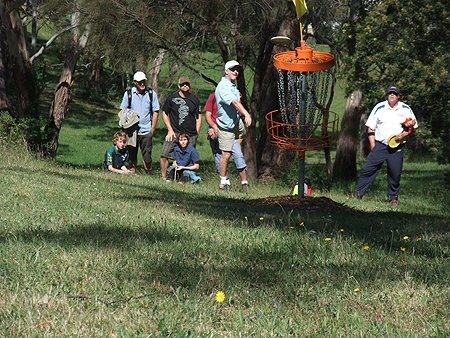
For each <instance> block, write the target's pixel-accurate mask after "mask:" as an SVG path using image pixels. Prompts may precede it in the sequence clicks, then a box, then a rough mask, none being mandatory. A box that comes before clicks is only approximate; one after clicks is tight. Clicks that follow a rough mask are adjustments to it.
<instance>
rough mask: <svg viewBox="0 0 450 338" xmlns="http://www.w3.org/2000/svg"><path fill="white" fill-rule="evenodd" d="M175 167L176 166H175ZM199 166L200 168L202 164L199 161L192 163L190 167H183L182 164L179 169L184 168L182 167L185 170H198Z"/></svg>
mask: <svg viewBox="0 0 450 338" xmlns="http://www.w3.org/2000/svg"><path fill="white" fill-rule="evenodd" d="M174 168H175V167H174ZM198 168H200V164H199V163H198V162H194V164H193V165H190V166H189V167H181V166H179V167H177V170H182V169H184V170H192V171H195V170H198Z"/></svg>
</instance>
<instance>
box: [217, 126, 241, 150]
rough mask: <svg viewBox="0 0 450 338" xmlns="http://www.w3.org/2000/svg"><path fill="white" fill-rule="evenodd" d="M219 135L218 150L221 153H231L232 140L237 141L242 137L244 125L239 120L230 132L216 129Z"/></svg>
mask: <svg viewBox="0 0 450 338" xmlns="http://www.w3.org/2000/svg"><path fill="white" fill-rule="evenodd" d="M217 130H218V134H219V149H220V150H223V151H231V150H232V149H233V144H234V140H238V139H241V138H243V137H244V134H245V125H244V122H242V120H241V119H239V125H238V126H235V127H234V128H233V129H231V130H226V129H222V128H220V127H217Z"/></svg>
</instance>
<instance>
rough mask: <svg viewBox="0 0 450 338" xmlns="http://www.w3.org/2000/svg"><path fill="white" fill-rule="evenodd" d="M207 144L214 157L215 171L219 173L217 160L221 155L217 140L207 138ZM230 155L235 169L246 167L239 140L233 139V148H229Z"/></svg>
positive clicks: (218, 160)
mask: <svg viewBox="0 0 450 338" xmlns="http://www.w3.org/2000/svg"><path fill="white" fill-rule="evenodd" d="M209 145H210V146H211V151H212V154H213V157H214V165H215V166H216V170H217V172H219V173H220V170H219V162H220V158H221V157H222V150H220V149H219V142H216V141H213V140H211V139H210V140H209ZM231 157H232V158H233V161H234V164H235V165H236V169H238V170H241V169H247V164H246V163H245V160H244V154H242V150H241V145H240V144H239V140H235V141H234V143H233V149H232V150H231Z"/></svg>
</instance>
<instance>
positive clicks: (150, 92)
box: [127, 87, 153, 113]
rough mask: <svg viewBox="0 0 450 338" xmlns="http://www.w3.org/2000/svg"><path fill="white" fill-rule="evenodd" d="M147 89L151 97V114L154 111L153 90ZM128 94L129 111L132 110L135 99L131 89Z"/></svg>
mask: <svg viewBox="0 0 450 338" xmlns="http://www.w3.org/2000/svg"><path fill="white" fill-rule="evenodd" d="M146 89H148V95H149V96H150V110H149V112H150V113H151V112H152V110H153V90H152V89H151V88H148V87H146ZM127 94H128V109H131V99H132V98H133V96H132V95H131V88H130V89H128V90H127Z"/></svg>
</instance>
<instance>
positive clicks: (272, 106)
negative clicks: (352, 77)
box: [251, 11, 300, 178]
mask: <svg viewBox="0 0 450 338" xmlns="http://www.w3.org/2000/svg"><path fill="white" fill-rule="evenodd" d="M284 18H285V19H284V20H283V21H282V22H279V23H276V24H273V23H269V22H267V23H266V24H265V25H264V27H263V30H262V34H263V36H262V39H261V41H262V42H261V45H260V49H259V53H258V60H257V63H256V69H255V78H254V85H253V92H252V101H251V111H253V112H254V114H255V115H256V114H257V113H258V114H259V137H258V144H257V151H256V161H257V168H258V171H257V176H258V178H262V177H268V176H272V175H275V176H277V175H278V174H279V172H280V169H282V168H285V167H286V166H288V165H290V164H289V163H290V162H292V160H293V158H294V157H295V156H296V153H295V152H293V151H287V150H284V149H280V148H277V147H274V146H272V145H271V144H270V140H269V139H268V135H267V125H266V115H267V114H268V113H269V112H271V111H273V110H277V109H279V103H278V91H277V75H276V70H275V67H274V66H273V56H274V55H275V54H276V53H279V52H283V51H286V50H289V49H293V48H294V45H295V44H294V42H293V43H291V46H289V47H287V46H275V48H274V45H273V44H272V43H271V42H270V38H271V37H272V36H275V35H282V36H290V37H292V38H294V41H297V40H298V41H299V40H300V32H299V31H298V20H297V18H296V17H295V11H287V13H286V15H285V16H284ZM275 118H276V117H275ZM278 118H279V121H281V114H279V116H278Z"/></svg>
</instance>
